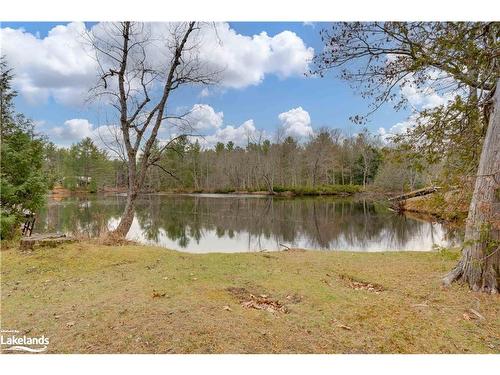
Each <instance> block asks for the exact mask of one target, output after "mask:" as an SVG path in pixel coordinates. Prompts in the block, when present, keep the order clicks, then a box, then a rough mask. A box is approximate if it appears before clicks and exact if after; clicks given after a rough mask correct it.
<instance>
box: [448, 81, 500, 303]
mask: <svg viewBox="0 0 500 375" xmlns="http://www.w3.org/2000/svg"><path fill="white" fill-rule="evenodd" d="M496 87H497V89H496V92H495V94H494V98H493V113H492V114H491V116H490V117H489V124H488V129H487V132H486V136H485V139H484V144H483V148H482V151H481V158H480V161H479V168H478V173H477V176H476V183H475V187H474V193H473V195H472V200H471V203H470V207H469V214H468V216H467V222H466V228H465V242H464V244H465V245H464V248H463V250H462V258H461V259H460V261H459V263H458V264H457V265H456V267H455V268H454V269H453V270H452V271H451V272H450V273H448V275H446V276H445V278H444V279H443V284H444V285H450V284H451V283H452V282H453V281H463V282H466V283H468V284H469V286H470V287H471V289H472V290H474V291H479V290H481V291H485V292H490V293H497V292H498V291H499V285H500V272H499V271H500V241H499V240H500V199H499V197H500V80H499V81H497V86H496Z"/></svg>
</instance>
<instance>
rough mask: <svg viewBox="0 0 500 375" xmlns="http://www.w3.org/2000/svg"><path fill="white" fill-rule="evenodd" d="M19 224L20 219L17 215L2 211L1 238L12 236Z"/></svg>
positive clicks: (0, 218)
mask: <svg viewBox="0 0 500 375" xmlns="http://www.w3.org/2000/svg"><path fill="white" fill-rule="evenodd" d="M17 225H19V220H18V217H17V216H16V215H12V214H10V215H9V214H6V213H4V212H2V213H0V238H1V239H2V240H5V239H8V238H12V237H13V236H14V235H15V230H16V227H17Z"/></svg>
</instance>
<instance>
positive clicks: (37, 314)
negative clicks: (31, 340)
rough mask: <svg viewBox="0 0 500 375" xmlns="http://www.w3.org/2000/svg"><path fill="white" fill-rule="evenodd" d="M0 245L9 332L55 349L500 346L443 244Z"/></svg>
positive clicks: (498, 320)
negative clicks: (454, 275) (25, 249)
mask: <svg viewBox="0 0 500 375" xmlns="http://www.w3.org/2000/svg"><path fill="white" fill-rule="evenodd" d="M0 254H1V261H2V262H1V272H2V279H1V287H2V289H1V290H2V294H1V303H2V304H1V308H2V311H1V314H2V322H1V324H2V329H17V330H19V331H20V332H22V333H23V334H24V333H25V334H27V335H32V336H37V335H42V334H44V335H45V336H46V337H49V339H50V344H49V347H48V351H49V352H50V353H499V352H500V341H499V338H498V332H499V331H500V304H499V303H498V296H491V295H485V294H476V293H471V292H469V290H468V288H466V287H465V286H463V285H453V286H452V287H451V288H450V289H446V290H445V289H442V288H441V287H440V279H441V277H442V276H443V275H444V274H445V273H446V272H447V271H448V270H450V269H451V268H452V267H453V266H454V265H455V264H456V260H454V259H451V258H450V257H448V256H443V253H442V252H432V253H419V252H404V253H403V252H397V253H352V252H335V251H330V252H327V251H287V252H266V253H238V254H222V253H219V254H204V255H195V254H187V253H180V252H176V251H171V250H166V249H162V248H157V247H149V246H139V245H126V246H102V245H99V244H96V243H86V242H84V243H75V244H68V245H64V246H61V247H58V248H54V249H40V250H36V251H35V252H33V253H28V254H24V253H21V252H19V251H18V250H17V249H16V248H12V247H10V248H7V249H5V248H4V250H3V251H2V252H1V253H0ZM252 296H253V297H252ZM281 306H284V307H283V308H281ZM471 308H472V309H475V310H476V311H478V312H479V313H480V314H481V315H482V316H484V318H485V319H484V320H479V319H477V320H474V319H470V316H471V315H470V314H469V315H464V314H466V313H467V312H468V311H469V309H471ZM464 316H468V317H469V318H467V319H465V318H464Z"/></svg>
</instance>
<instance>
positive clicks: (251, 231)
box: [36, 195, 457, 253]
mask: <svg viewBox="0 0 500 375" xmlns="http://www.w3.org/2000/svg"><path fill="white" fill-rule="evenodd" d="M252 198H255V196H251V197H246V196H245V197H244V196H210V195H203V196H181V195H179V196H154V197H149V198H145V199H144V200H142V201H140V202H139V204H138V209H137V213H136V216H135V217H134V220H133V223H132V227H131V229H130V232H129V234H128V236H127V238H129V239H130V240H135V241H138V242H140V243H144V244H151V245H157V246H162V247H166V248H170V249H175V250H180V251H187V252H193V253H208V252H247V251H260V250H268V251H273V250H280V249H283V248H284V246H282V245H285V246H287V247H294V248H304V249H332V250H348V251H396V250H401V251H429V250H432V248H433V245H439V246H450V245H455V244H457V241H455V240H454V241H452V240H450V239H449V238H450V235H449V233H448V230H447V229H446V228H445V227H444V226H443V225H442V224H439V223H435V222H430V221H424V220H420V219H413V218H410V217H404V216H398V215H396V214H394V213H391V212H389V211H387V209H384V208H380V207H378V208H375V206H374V205H373V204H368V203H366V202H363V203H359V202H352V201H347V202H346V201H345V200H344V201H343V202H342V201H340V200H339V201H336V200H335V199H333V198H329V199H321V198H317V199H314V198H313V199H308V200H307V199H305V200H299V199H297V200H294V199H290V200H275V201H272V199H271V200H269V199H258V200H257V199H252ZM122 210H123V199H122V197H120V198H116V197H112V198H104V199H103V198H102V197H98V198H94V199H93V200H82V199H79V200H73V201H71V199H70V200H68V201H66V202H65V201H63V202H52V203H51V204H49V206H48V208H46V209H45V211H42V212H41V215H40V216H39V222H38V225H37V226H38V227H37V228H36V229H37V231H39V232H43V231H54V230H57V231H60V232H67V233H71V229H70V228H73V230H76V231H78V232H80V233H82V232H83V233H84V232H88V233H92V234H91V235H98V232H99V230H100V227H101V226H102V225H101V224H107V227H108V228H109V229H113V228H114V227H116V226H117V225H118V220H119V215H120V213H121V212H122ZM96 218H100V219H102V220H101V224H97V223H96V222H97V221H98V220H97V219H96Z"/></svg>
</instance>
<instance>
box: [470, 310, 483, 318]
mask: <svg viewBox="0 0 500 375" xmlns="http://www.w3.org/2000/svg"><path fill="white" fill-rule="evenodd" d="M469 311H470V312H471V313H472V314H474V316H475V317H477V318H478V319H480V320H484V319H486V318H485V317H484V316H482V315H481V314H480V313H478V312H477V311H476V310H474V309H469Z"/></svg>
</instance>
